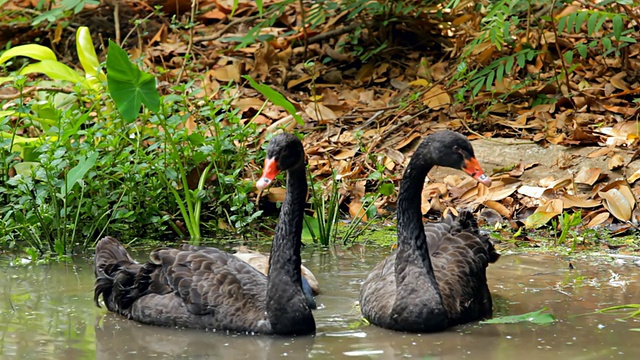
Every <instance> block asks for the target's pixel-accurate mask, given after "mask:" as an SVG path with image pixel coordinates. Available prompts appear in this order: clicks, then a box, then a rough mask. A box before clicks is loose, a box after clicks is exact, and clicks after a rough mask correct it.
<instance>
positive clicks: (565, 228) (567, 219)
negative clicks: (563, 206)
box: [551, 211, 582, 251]
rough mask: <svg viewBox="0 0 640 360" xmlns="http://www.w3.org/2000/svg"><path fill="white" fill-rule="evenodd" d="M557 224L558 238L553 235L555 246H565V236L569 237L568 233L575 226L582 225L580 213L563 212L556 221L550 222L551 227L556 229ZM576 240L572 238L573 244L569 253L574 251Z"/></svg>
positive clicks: (556, 235) (574, 237)
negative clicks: (558, 228) (558, 227)
mask: <svg viewBox="0 0 640 360" xmlns="http://www.w3.org/2000/svg"><path fill="white" fill-rule="evenodd" d="M558 223H559V224H560V229H561V232H560V237H558V234H557V233H555V237H556V241H555V244H556V245H558V244H565V243H566V242H567V235H569V231H570V230H571V229H573V228H575V227H576V226H580V225H582V213H581V212H580V211H577V212H573V213H571V214H569V213H568V212H566V211H565V212H563V213H562V214H560V216H559V217H558V221H556V219H553V220H551V224H552V227H553V228H554V229H557V226H558ZM577 239H578V238H577V237H576V236H573V244H572V246H571V251H574V250H575V247H576V245H577V241H578V240H577Z"/></svg>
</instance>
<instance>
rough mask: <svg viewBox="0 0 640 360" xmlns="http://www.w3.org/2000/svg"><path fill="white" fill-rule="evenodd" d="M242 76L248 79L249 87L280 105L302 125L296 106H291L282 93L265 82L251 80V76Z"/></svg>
mask: <svg viewBox="0 0 640 360" xmlns="http://www.w3.org/2000/svg"><path fill="white" fill-rule="evenodd" d="M243 77H244V78H245V79H246V80H248V81H249V84H251V87H253V88H254V89H256V90H258V91H259V92H260V93H261V94H262V95H264V97H266V98H267V99H268V100H269V101H271V102H272V103H273V104H274V105H276V106H280V107H282V108H283V109H285V110H286V111H287V112H288V113H289V114H290V115H291V116H293V118H294V119H295V120H296V122H297V123H298V125H304V120H302V117H300V115H298V112H297V111H296V108H295V107H294V106H293V104H292V103H291V101H289V100H287V98H285V97H284V96H283V95H282V94H280V93H279V92H277V91H275V90H273V89H272V88H270V87H269V86H267V85H265V84H258V83H257V82H256V81H255V80H253V78H252V77H251V76H248V75H244V76H243Z"/></svg>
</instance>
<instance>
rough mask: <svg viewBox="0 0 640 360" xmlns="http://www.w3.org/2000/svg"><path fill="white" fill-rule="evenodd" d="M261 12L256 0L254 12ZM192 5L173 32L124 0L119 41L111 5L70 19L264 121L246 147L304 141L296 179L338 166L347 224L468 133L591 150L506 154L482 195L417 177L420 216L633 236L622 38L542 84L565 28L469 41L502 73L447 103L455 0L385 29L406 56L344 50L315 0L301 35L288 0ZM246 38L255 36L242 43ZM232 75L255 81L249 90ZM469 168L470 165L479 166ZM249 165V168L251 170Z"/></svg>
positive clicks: (633, 15) (458, 180)
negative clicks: (269, 97)
mask: <svg viewBox="0 0 640 360" xmlns="http://www.w3.org/2000/svg"><path fill="white" fill-rule="evenodd" d="M36 3H37V2H34V1H29V0H10V1H8V2H5V3H3V4H2V5H0V7H1V9H2V10H4V11H12V10H20V9H31V8H34V7H35V6H36V5H37V4H36ZM234 3H235V6H237V7H236V8H235V10H234ZM275 3H276V2H275V1H264V2H263V4H264V6H265V9H268V6H269V5H273V4H275ZM198 4H199V8H200V10H201V11H200V12H199V15H197V16H196V18H195V20H197V21H198V23H197V24H196V25H195V26H194V27H193V28H192V29H190V30H185V29H184V28H180V27H171V26H168V21H167V19H166V18H164V17H161V16H154V15H153V14H152V7H153V6H154V5H160V6H162V7H163V11H164V12H165V13H167V14H168V15H176V16H177V17H178V19H180V20H181V21H185V22H186V21H187V20H188V17H189V10H190V6H191V2H190V1H184V0H183V1H173V2H169V1H166V2H165V1H162V0H160V1H157V0H154V1H148V2H142V3H128V2H127V3H125V6H123V8H121V9H120V11H119V13H117V15H116V16H117V19H118V20H119V23H120V24H122V28H123V29H121V30H123V32H124V30H126V31H129V32H130V33H129V35H131V36H127V37H126V38H125V37H124V36H123V34H121V33H119V32H118V31H114V29H113V26H112V25H111V24H112V23H113V20H114V12H113V9H111V8H110V7H109V6H95V5H86V6H85V8H84V10H83V11H81V12H80V13H79V14H77V15H76V16H78V17H80V18H85V19H95V18H100V19H102V20H107V21H104V22H100V21H91V22H88V23H90V25H89V26H90V28H91V32H92V34H101V38H100V39H107V38H114V39H117V40H118V41H124V42H125V47H126V48H127V49H128V51H129V53H130V54H131V55H132V56H134V57H142V58H143V62H144V64H145V65H146V66H147V67H148V68H150V69H154V68H156V67H157V66H158V67H162V68H164V69H165V71H164V72H163V73H161V74H157V76H158V79H159V81H160V83H162V82H174V81H176V79H178V80H182V81H184V79H185V78H188V79H190V80H192V81H194V86H196V87H200V88H201V89H203V90H204V91H203V93H202V94H201V95H198V96H207V97H210V98H215V97H222V96H233V99H232V100H233V105H234V106H235V107H236V108H237V109H238V110H239V111H240V113H241V114H243V116H244V117H245V118H247V119H253V120H252V121H254V122H256V123H257V124H260V125H264V126H263V127H262V130H261V132H260V134H259V136H260V137H261V138H263V139H264V136H265V135H267V134H269V133H272V132H274V131H277V130H278V129H285V130H286V131H292V130H295V131H298V132H300V133H302V134H304V143H305V148H306V151H307V154H308V156H309V167H310V171H311V173H312V174H313V176H314V177H315V178H316V179H319V180H324V181H325V182H328V181H329V180H330V179H331V175H332V171H333V170H334V169H335V170H337V173H338V176H339V177H340V178H341V187H342V188H341V194H342V195H343V196H341V197H340V198H341V199H342V201H344V202H345V205H346V206H347V207H346V209H347V210H348V211H347V212H348V213H349V214H350V215H351V216H356V215H358V214H360V212H361V210H360V209H359V208H358V204H361V203H362V198H363V197H364V196H365V195H366V194H367V193H370V192H375V191H376V188H377V187H378V186H380V185H381V184H384V183H385V182H386V183H387V184H388V182H391V183H393V184H395V185H397V184H398V182H399V180H400V179H401V175H402V170H403V169H404V167H405V166H406V164H407V162H408V160H409V159H410V157H411V155H412V153H413V151H414V149H415V147H416V146H417V144H418V143H419V141H420V139H421V138H422V137H424V136H425V135H427V134H429V133H432V132H434V131H438V130H442V129H452V130H455V131H460V132H462V133H464V134H466V135H468V136H469V138H470V139H471V140H477V139H481V138H486V139H490V140H493V141H495V144H494V145H495V149H496V150H495V151H499V152H502V151H509V145H505V144H504V142H503V139H509V138H513V139H518V141H525V142H529V143H534V144H537V145H538V146H540V147H551V146H562V147H564V148H566V149H572V148H579V147H585V146H591V147H594V146H595V147H597V149H595V150H593V151H592V152H591V153H589V154H585V155H575V156H568V155H565V156H562V157H559V158H558V159H556V162H555V164H554V165H553V167H554V168H556V169H561V170H562V169H567V171H565V174H564V176H562V177H558V178H554V177H551V178H549V177H547V178H537V179H528V180H526V181H525V180H523V179H524V178H525V177H526V175H527V174H529V173H532V172H534V171H536V167H537V166H538V164H536V163H527V162H523V161H519V162H517V163H510V164H500V166H501V168H499V169H495V170H494V171H493V173H492V180H493V184H492V186H491V187H490V188H487V187H485V186H484V185H481V184H476V183H475V182H474V181H472V180H471V179H468V178H465V177H463V176H461V175H459V174H456V175H449V176H447V177H446V178H444V179H439V180H437V181H433V180H431V181H430V182H429V183H428V184H427V186H425V189H424V191H423V194H422V196H423V206H422V211H423V213H425V214H431V213H440V212H448V211H453V212H455V209H456V208H459V207H470V208H473V209H475V210H476V211H480V210H482V209H490V210H492V211H493V212H494V213H496V214H498V218H497V219H494V220H492V222H495V221H499V222H507V223H511V225H512V226H516V227H518V226H521V225H525V226H527V227H530V228H536V227H539V226H542V225H544V224H547V223H549V221H550V220H552V219H554V218H556V217H557V216H558V215H560V214H562V213H563V212H566V211H577V210H580V211H582V214H583V225H584V226H585V227H590V228H600V227H607V226H613V225H615V226H622V227H624V228H626V229H635V228H636V226H637V224H638V220H640V213H639V212H638V206H637V200H636V198H637V196H638V194H639V193H640V183H638V181H637V180H638V179H639V178H640V166H639V165H638V163H637V161H636V158H637V154H638V151H637V150H636V149H637V147H638V139H639V138H640V131H639V129H640V126H639V125H638V115H639V111H638V106H637V104H634V100H636V101H637V98H638V96H640V90H638V89H640V78H639V77H638V76H637V74H638V71H639V70H640V44H638V43H636V42H631V43H629V44H628V46H626V47H625V48H624V52H622V53H621V54H620V55H619V56H614V57H610V56H609V57H608V56H606V55H605V54H604V51H600V50H602V46H604V43H603V44H599V45H597V46H596V47H594V48H592V49H591V50H590V51H591V52H590V56H589V57H584V58H577V57H574V58H573V59H572V61H573V65H574V66H575V68H574V69H573V71H572V72H570V73H565V75H568V77H566V76H565V78H563V79H562V78H560V77H559V78H558V80H557V81H549V80H548V79H551V78H554V77H556V76H557V75H558V74H559V73H561V72H562V70H563V67H564V65H563V64H561V61H560V58H562V57H563V56H558V54H557V53H556V52H557V50H561V51H562V50H563V49H565V50H570V49H578V50H580V49H581V48H580V46H581V45H582V44H583V43H584V41H585V39H584V38H583V37H582V36H577V35H576V34H574V33H572V32H570V31H568V30H567V31H565V32H563V33H562V34H556V33H555V32H554V31H553V30H552V27H551V26H549V24H545V25H544V26H540V27H539V28H534V29H528V31H527V32H520V33H518V34H525V37H524V38H516V39H512V40H514V43H513V44H512V46H502V47H500V48H498V47H496V46H494V45H493V44H492V43H491V42H490V41H489V40H488V39H485V40H484V42H481V43H479V44H477V46H474V47H472V48H471V50H470V52H469V53H468V59H469V64H471V65H473V66H478V68H479V69H482V66H488V65H489V64H491V63H492V61H494V60H496V59H498V58H500V57H505V59H507V60H506V63H505V64H506V65H504V64H503V65H502V69H503V70H504V69H506V68H509V69H510V71H506V70H505V71H504V72H503V73H500V74H499V76H498V77H495V78H492V81H487V83H486V86H482V87H478V91H477V93H476V94H475V95H474V96H473V97H471V96H470V95H469V93H468V92H467V93H466V94H464V95H463V99H462V101H459V99H458V100H456V97H455V96H456V93H457V91H458V90H459V89H460V88H461V87H464V86H465V85H466V83H465V80H464V79H460V78H457V77H456V76H455V74H456V70H457V69H458V67H457V66H458V65H459V64H458V62H457V61H458V58H460V57H461V56H463V55H465V51H467V50H466V49H467V48H466V47H465V46H466V45H467V44H468V43H469V42H470V41H472V40H473V39H474V38H473V34H474V33H477V32H478V31H479V28H478V26H479V25H478V24H480V23H481V20H482V19H483V16H485V15H486V14H483V13H482V12H481V11H476V8H475V7H474V6H473V4H471V3H469V2H464V1H463V2H460V4H458V5H457V6H455V7H454V8H452V9H448V10H447V11H445V12H442V11H441V10H442V9H440V8H437V7H432V8H427V9H424V10H423V13H422V14H420V15H421V16H427V15H428V14H430V13H435V12H438V13H439V14H440V16H442V20H440V21H441V22H439V23H441V24H447V26H446V27H438V26H437V24H434V23H431V22H429V21H423V22H419V23H414V24H415V25H416V28H415V29H408V28H407V27H403V26H398V28H397V29H395V30H394V31H397V32H398V33H399V34H402V35H400V36H397V39H402V36H407V37H408V38H411V37H412V36H415V34H422V36H423V37H424V34H430V35H431V37H429V36H428V38H429V39H428V40H427V42H428V45H427V46H426V47H425V46H424V44H422V47H411V46H408V44H407V43H403V42H402V41H401V40H397V43H396V44H394V47H393V48H392V47H388V48H387V49H386V50H385V51H387V52H386V53H385V51H383V52H380V53H378V54H375V53H374V54H373V56H370V57H368V58H366V59H365V58H363V56H362V54H361V53H358V51H357V49H356V48H355V47H354V46H352V45H351V44H352V43H351V42H350V41H349V39H351V38H350V35H351V34H350V33H351V32H353V31H354V30H355V29H357V28H359V26H360V25H361V23H359V22H353V20H349V18H348V16H346V15H347V14H346V13H345V12H344V11H340V8H339V7H338V8H337V9H336V10H328V9H323V8H318V6H319V5H318V4H305V8H306V9H305V11H306V12H307V14H308V12H309V11H311V10H314V11H318V14H319V15H321V19H322V20H321V21H319V22H318V23H316V24H315V26H311V27H309V26H303V19H304V17H305V14H303V13H302V12H301V11H300V6H299V4H298V2H295V3H293V4H289V5H286V6H285V7H284V8H283V11H282V13H281V15H280V17H279V18H278V21H277V22H276V23H274V24H273V25H271V26H268V27H263V28H260V27H257V26H256V25H257V24H258V21H259V20H260V19H261V18H265V17H268V16H269V15H270V14H269V13H268V11H269V10H265V11H266V12H267V13H263V12H262V11H260V10H259V9H258V8H257V7H256V2H253V1H244V0H241V1H230V0H203V1H199V2H198ZM559 6H560V7H559V10H558V12H556V13H555V14H554V18H555V19H556V20H557V21H562V19H563V18H569V17H570V16H575V14H577V12H579V11H583V10H581V9H580V8H579V7H577V6H574V5H571V4H569V5H559ZM583 6H588V7H589V9H592V8H593V9H597V5H596V2H590V1H588V2H585V3H584V4H583ZM620 10H621V12H623V13H625V14H626V16H628V17H629V18H630V19H634V20H632V21H631V22H630V23H632V24H635V25H633V26H635V27H634V28H633V29H632V30H633V32H632V33H630V34H627V36H628V37H633V36H634V35H635V37H636V38H638V37H639V36H637V35H638V33H637V30H636V29H637V26H638V23H637V21H638V20H637V19H639V18H640V9H637V8H629V7H624V6H621V7H620ZM572 14H574V15H572ZM142 18H144V19H147V22H146V23H144V29H145V31H144V32H140V31H139V29H137V28H135V27H134V25H133V24H134V22H133V21H132V20H134V19H142ZM615 21H617V20H614V22H615ZM102 24H109V25H110V26H107V27H105V26H103V25H102ZM604 24H605V25H604V27H602V29H607V30H610V29H612V28H613V30H614V32H615V31H617V30H616V26H617V25H616V24H614V23H612V22H611V21H609V20H607V21H605V22H604ZM520 26H524V24H521V25H520ZM589 26H591V25H589ZM0 27H1V28H2V31H0V33H2V34H3V35H2V37H0V45H1V46H4V45H5V44H6V43H7V42H9V41H11V43H12V44H13V45H18V44H24V43H29V42H32V41H33V40H34V39H36V38H37V37H42V36H44V35H43V34H48V35H53V36H49V37H50V38H52V39H53V41H52V46H54V47H56V49H57V50H58V51H57V52H58V53H59V54H69V55H66V60H67V62H68V63H72V61H73V60H72V59H73V58H74V56H73V55H72V54H70V53H69V52H68V51H66V50H67V49H66V47H67V46H69V45H68V44H67V43H65V42H64V41H63V40H62V39H64V38H65V34H66V33H67V32H71V31H73V29H71V28H61V27H58V28H54V27H52V28H45V27H31V26H29V27H28V31H27V28H24V27H22V28H21V26H20V25H18V26H14V27H13V28H11V29H9V28H7V27H6V25H0ZM585 28H586V26H585ZM602 29H601V30H598V31H599V33H598V31H595V30H593V29H587V30H589V33H590V34H592V35H593V36H602V31H603V30H602ZM630 29H631V27H630ZM5 30H6V31H5ZM136 30H138V31H136ZM578 30H579V29H578ZM583 30H584V29H583ZM189 31H191V32H189ZM381 31H382V29H375V28H371V29H369V28H366V29H365V30H364V31H363V33H362V36H361V39H360V41H363V42H364V43H366V42H367V41H371V40H372V39H374V38H375V37H376V36H378V35H380V32H381ZM615 35H616V37H618V35H619V34H617V33H616V34H615ZM251 37H253V38H256V37H260V38H261V39H263V40H262V41H258V42H254V41H252V40H247V39H248V38H251ZM100 39H94V43H98V44H99V43H101V40H100ZM240 45H242V46H240ZM527 47H531V48H533V49H537V50H541V51H539V52H538V53H536V54H533V55H532V56H530V57H527V58H526V59H524V58H522V59H524V61H521V59H520V58H518V60H517V61H515V60H514V59H516V58H515V57H513V56H514V55H516V56H517V54H518V53H519V52H520V51H524V50H526V49H527ZM69 50H71V46H69ZM103 50H104V49H103ZM188 54H192V55H194V58H193V62H192V63H191V64H189V65H188V66H187V64H186V63H185V60H184V58H185V56H186V55H188ZM99 55H100V56H104V55H105V54H104V53H102V54H99ZM509 59H510V60H509ZM183 73H184V74H186V75H183ZM531 74H535V75H536V77H534V78H532V77H528V78H527V79H526V81H525V75H531ZM245 75H249V76H251V78H253V79H256V80H258V81H260V82H262V83H264V84H266V85H262V84H255V83H251V82H250V81H247V80H246V79H248V78H247V77H245ZM532 79H533V80H532ZM229 83H230V84H233V85H235V86H236V89H235V91H233V92H232V94H231V95H230V94H224V93H222V92H220V91H219V89H220V86H221V85H225V84H229ZM256 86H265V87H266V86H268V87H269V88H270V89H273V90H274V91H277V92H279V93H280V94H282V95H283V98H286V100H288V102H290V103H291V104H293V108H290V109H289V112H293V113H295V115H291V114H290V113H289V112H287V111H285V109H284V108H283V106H284V105H283V103H282V102H281V103H279V104H271V103H267V104H266V106H265V104H264V101H265V100H264V99H263V98H262V96H261V95H260V94H259V93H257V92H256V90H255V89H254V88H255V87H256ZM2 94H3V96H4V94H6V89H3V92H2ZM8 96H11V94H9V95H8ZM500 96H503V97H502V98H500ZM536 99H546V100H547V101H546V102H539V101H537V100H536ZM256 114H258V115H257V116H256ZM300 119H302V120H303V121H302V122H300ZM190 121H191V125H189V124H186V126H195V121H197V119H190ZM634 150H635V152H633V151H634ZM631 153H633V154H632V155H631V156H630V154H631ZM586 159H603V160H604V161H605V162H606V165H604V166H601V167H582V168H581V169H580V170H579V171H577V172H573V171H569V170H568V169H573V168H575V164H579V163H581V162H583V161H585V160H586ZM479 160H480V162H481V163H482V162H483V161H484V160H485V159H482V158H480V159H479ZM547 165H549V164H547ZM257 168H258V166H257V165H256V164H252V170H256V169H257ZM485 170H488V169H487V168H485ZM253 172H255V171H248V172H247V174H246V176H247V177H251V176H252V173H253ZM488 172H489V173H491V172H490V171H488ZM373 173H381V174H382V175H381V176H379V177H378V180H375V179H372V178H371V176H370V175H371V174H373ZM381 179H382V180H381ZM329 186H330V185H329ZM272 193H273V194H272V195H271V197H270V198H271V199H272V200H274V201H275V200H277V199H279V198H280V197H281V195H282V194H279V193H278V192H277V190H276V189H273V190H272ZM395 196H396V194H395V193H390V194H385V195H384V196H382V197H380V199H379V200H378V202H377V204H376V205H377V207H378V209H379V212H381V213H388V212H389V211H390V210H392V209H393V206H392V205H393V204H394V203H395ZM514 224H515V225H514ZM518 224H520V225H518Z"/></svg>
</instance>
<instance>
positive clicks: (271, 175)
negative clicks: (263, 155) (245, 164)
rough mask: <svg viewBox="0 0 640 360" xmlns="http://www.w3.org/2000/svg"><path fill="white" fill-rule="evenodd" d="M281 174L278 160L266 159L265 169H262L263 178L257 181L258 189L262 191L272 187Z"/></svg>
mask: <svg viewBox="0 0 640 360" xmlns="http://www.w3.org/2000/svg"><path fill="white" fill-rule="evenodd" d="M278 173H280V169H278V163H277V162H276V159H264V169H262V177H260V179H258V181H256V188H258V190H260V191H262V190H264V189H266V188H268V187H269V185H271V182H273V179H275V178H276V176H277V175H278Z"/></svg>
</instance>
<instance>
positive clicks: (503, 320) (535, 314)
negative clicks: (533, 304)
mask: <svg viewBox="0 0 640 360" xmlns="http://www.w3.org/2000/svg"><path fill="white" fill-rule="evenodd" d="M545 310H547V308H546V307H545V308H542V309H540V310H538V311H532V312H530V313H526V314H522V315H510V316H502V317H498V318H493V319H489V320H485V321H480V324H517V323H522V322H531V323H534V324H537V325H545V324H551V323H553V322H555V321H556V318H555V317H554V316H553V315H551V314H549V313H544V314H543V313H542V312H543V311H545Z"/></svg>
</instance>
